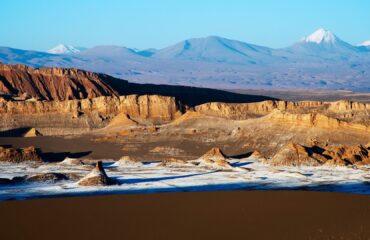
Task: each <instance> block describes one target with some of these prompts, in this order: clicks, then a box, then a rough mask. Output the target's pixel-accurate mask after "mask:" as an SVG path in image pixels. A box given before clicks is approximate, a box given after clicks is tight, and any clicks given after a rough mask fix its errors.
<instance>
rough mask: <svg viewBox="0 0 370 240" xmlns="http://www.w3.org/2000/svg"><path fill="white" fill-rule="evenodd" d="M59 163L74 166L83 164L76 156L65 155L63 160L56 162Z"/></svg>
mask: <svg viewBox="0 0 370 240" xmlns="http://www.w3.org/2000/svg"><path fill="white" fill-rule="evenodd" d="M58 164H60V165H72V166H73V165H74V166H77V165H85V164H84V163H83V162H82V161H81V160H80V159H78V158H69V157H66V158H65V159H64V160H63V161H61V162H60V163H58Z"/></svg>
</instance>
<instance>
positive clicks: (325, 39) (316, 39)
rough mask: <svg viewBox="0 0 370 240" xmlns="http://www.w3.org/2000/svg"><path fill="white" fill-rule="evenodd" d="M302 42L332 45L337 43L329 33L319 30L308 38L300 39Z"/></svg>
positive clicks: (334, 37) (322, 29) (335, 38)
mask: <svg viewBox="0 0 370 240" xmlns="http://www.w3.org/2000/svg"><path fill="white" fill-rule="evenodd" d="M302 41H303V42H308V43H316V44H320V43H331V44H334V43H335V42H336V41H337V37H336V36H335V35H334V34H333V33H331V32H330V31H328V30H326V29H324V28H320V29H318V30H317V31H315V32H314V33H312V34H311V35H309V36H306V37H304V38H303V39H302Z"/></svg>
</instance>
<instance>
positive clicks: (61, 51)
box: [47, 44, 81, 54]
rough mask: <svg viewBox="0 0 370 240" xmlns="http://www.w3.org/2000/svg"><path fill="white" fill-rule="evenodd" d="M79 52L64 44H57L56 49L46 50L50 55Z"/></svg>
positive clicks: (77, 49)
mask: <svg viewBox="0 0 370 240" xmlns="http://www.w3.org/2000/svg"><path fill="white" fill-rule="evenodd" d="M80 51H81V50H80V49H79V48H76V47H74V46H72V45H65V44H59V45H57V46H56V47H54V48H52V49H50V50H48V51H47V52H48V53H52V54H72V53H78V52H80Z"/></svg>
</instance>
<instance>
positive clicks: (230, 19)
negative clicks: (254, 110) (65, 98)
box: [0, 0, 370, 50]
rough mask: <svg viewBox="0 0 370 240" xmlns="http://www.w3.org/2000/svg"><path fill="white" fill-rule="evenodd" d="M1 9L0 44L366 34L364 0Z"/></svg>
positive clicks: (141, 0) (23, 3) (136, 43)
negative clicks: (322, 31)
mask: <svg viewBox="0 0 370 240" xmlns="http://www.w3.org/2000/svg"><path fill="white" fill-rule="evenodd" d="M0 10H1V14H0V29H1V31H0V46H10V47H15V48H22V49H35V50H46V49H49V48H51V47H53V46H54V45H57V44H59V43H66V44H72V45H74V46H85V47H92V46H96V45H120V46H127V47H132V48H134V47H135V48H140V49H145V48H149V47H155V48H162V47H165V46H168V45H171V44H174V43H176V42H179V41H181V40H184V39H187V38H192V37H205V36H210V35H217V36H223V37H227V38H231V39H237V40H241V41H245V42H250V43H255V44H259V45H264V46H270V47H275V48H279V47H286V46H289V45H291V44H292V43H294V42H295V41H297V40H299V39H300V38H301V37H303V36H305V35H307V34H309V33H311V32H313V31H314V30H316V29H317V28H320V27H324V28H326V29H328V30H330V31H332V32H333V33H335V34H336V35H338V36H339V37H340V38H342V39H343V40H346V41H348V42H350V43H359V42H363V41H365V40H370V1H369V0H356V1H349V0H306V1H303V0H301V1H293V0H254V1H252V0H251V1H248V0H213V1H212V0H203V1H201V0H186V1H185V0H183V1H182V0H177V1H174V0H172V1H171V0H74V1H72V0H1V1H0Z"/></svg>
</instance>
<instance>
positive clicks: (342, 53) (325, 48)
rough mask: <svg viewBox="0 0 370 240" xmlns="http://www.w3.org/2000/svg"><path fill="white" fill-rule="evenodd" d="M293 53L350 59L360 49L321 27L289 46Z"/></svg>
mask: <svg viewBox="0 0 370 240" xmlns="http://www.w3.org/2000/svg"><path fill="white" fill-rule="evenodd" d="M287 50H288V51H289V52H291V53H294V54H295V53H299V54H305V55H307V56H320V57H324V58H325V59H338V58H340V59H348V58H352V57H354V56H356V55H357V53H358V52H359V51H360V49H359V48H358V47H355V46H353V45H351V44H349V43H347V42H345V41H343V40H342V39H340V38H339V37H337V36H336V35H335V34H333V33H331V32H330V31H328V30H326V29H324V28H320V29H318V30H316V31H315V32H313V33H312V34H310V35H308V36H306V37H304V38H302V39H301V40H300V41H299V42H297V43H296V44H294V45H293V46H291V47H289V48H287Z"/></svg>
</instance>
